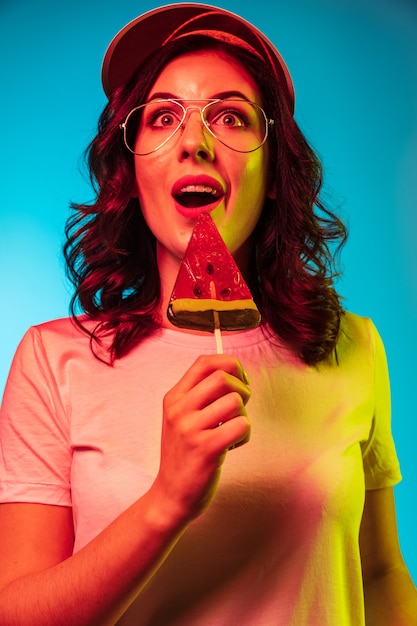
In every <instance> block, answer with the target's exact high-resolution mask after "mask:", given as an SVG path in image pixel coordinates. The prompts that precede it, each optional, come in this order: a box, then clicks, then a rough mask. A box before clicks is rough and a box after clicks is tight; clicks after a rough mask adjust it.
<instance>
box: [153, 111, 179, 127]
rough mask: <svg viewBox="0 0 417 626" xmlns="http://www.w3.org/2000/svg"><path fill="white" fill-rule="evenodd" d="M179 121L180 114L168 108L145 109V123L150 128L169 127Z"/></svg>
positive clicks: (176, 124)
mask: <svg viewBox="0 0 417 626" xmlns="http://www.w3.org/2000/svg"><path fill="white" fill-rule="evenodd" d="M180 123H181V114H180V112H178V111H173V110H172V109H170V108H168V109H167V108H164V109H156V108H151V109H150V110H149V111H146V116H145V125H146V126H149V127H151V128H170V127H172V126H178V125H179V124H180Z"/></svg>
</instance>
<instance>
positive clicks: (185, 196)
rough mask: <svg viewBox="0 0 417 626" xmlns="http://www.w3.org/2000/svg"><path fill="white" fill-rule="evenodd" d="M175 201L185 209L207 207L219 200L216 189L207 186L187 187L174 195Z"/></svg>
mask: <svg viewBox="0 0 417 626" xmlns="http://www.w3.org/2000/svg"><path fill="white" fill-rule="evenodd" d="M174 197H175V200H176V201H177V202H178V204H180V205H181V206H183V207H185V208H187V209H195V208H199V207H204V206H208V205H209V204H212V203H213V202H216V201H217V200H218V199H219V197H220V196H219V193H218V191H217V189H213V188H212V187H209V186H207V185H187V186H186V187H183V188H182V189H180V190H179V192H178V193H176V194H175V196H174Z"/></svg>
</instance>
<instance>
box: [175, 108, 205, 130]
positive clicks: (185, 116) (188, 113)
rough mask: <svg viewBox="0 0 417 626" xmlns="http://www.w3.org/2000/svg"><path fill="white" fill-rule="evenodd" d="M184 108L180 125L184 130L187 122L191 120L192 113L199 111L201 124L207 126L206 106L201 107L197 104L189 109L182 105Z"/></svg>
mask: <svg viewBox="0 0 417 626" xmlns="http://www.w3.org/2000/svg"><path fill="white" fill-rule="evenodd" d="M182 108H183V118H182V121H181V124H180V127H181V128H182V129H184V128H185V125H186V122H187V120H189V119H190V117H191V113H192V111H198V113H199V115H200V120H201V122H202V123H203V124H204V126H206V122H205V119H204V114H203V111H204V109H205V108H206V107H205V106H204V107H201V106H197V105H196V104H191V105H189V106H187V107H186V106H184V105H182Z"/></svg>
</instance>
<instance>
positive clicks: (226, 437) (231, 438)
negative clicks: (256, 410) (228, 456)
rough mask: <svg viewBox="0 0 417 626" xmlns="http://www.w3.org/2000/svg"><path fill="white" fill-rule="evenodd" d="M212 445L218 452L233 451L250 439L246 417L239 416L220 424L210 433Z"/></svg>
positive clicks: (249, 425)
mask: <svg viewBox="0 0 417 626" xmlns="http://www.w3.org/2000/svg"><path fill="white" fill-rule="evenodd" d="M212 433H213V435H212V438H213V442H214V443H213V445H215V446H217V447H218V450H219V451H223V450H233V449H234V448H237V447H239V446H242V445H244V444H245V443H247V442H248V441H249V439H250V434H251V424H250V422H249V419H248V417H247V415H239V416H236V417H234V418H233V419H230V420H228V421H226V422H220V423H219V424H218V426H217V427H216V428H214V429H213V431H212Z"/></svg>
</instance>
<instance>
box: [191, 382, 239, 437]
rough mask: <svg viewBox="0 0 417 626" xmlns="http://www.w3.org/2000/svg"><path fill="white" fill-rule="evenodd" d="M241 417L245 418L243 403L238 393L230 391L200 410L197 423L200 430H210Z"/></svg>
mask: <svg viewBox="0 0 417 626" xmlns="http://www.w3.org/2000/svg"><path fill="white" fill-rule="evenodd" d="M242 415H243V416H246V407H245V402H244V401H243V399H242V396H241V395H240V394H239V393H238V392H236V391H232V392H230V393H227V394H225V395H223V396H221V397H220V398H218V399H217V400H215V401H214V402H212V403H211V404H209V405H207V406H206V407H205V408H203V409H201V410H200V411H199V414H198V422H199V425H200V426H201V428H203V429H205V428H207V429H212V428H216V427H217V426H218V425H219V424H224V423H225V422H228V421H229V420H231V419H233V418H235V417H239V416H242Z"/></svg>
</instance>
